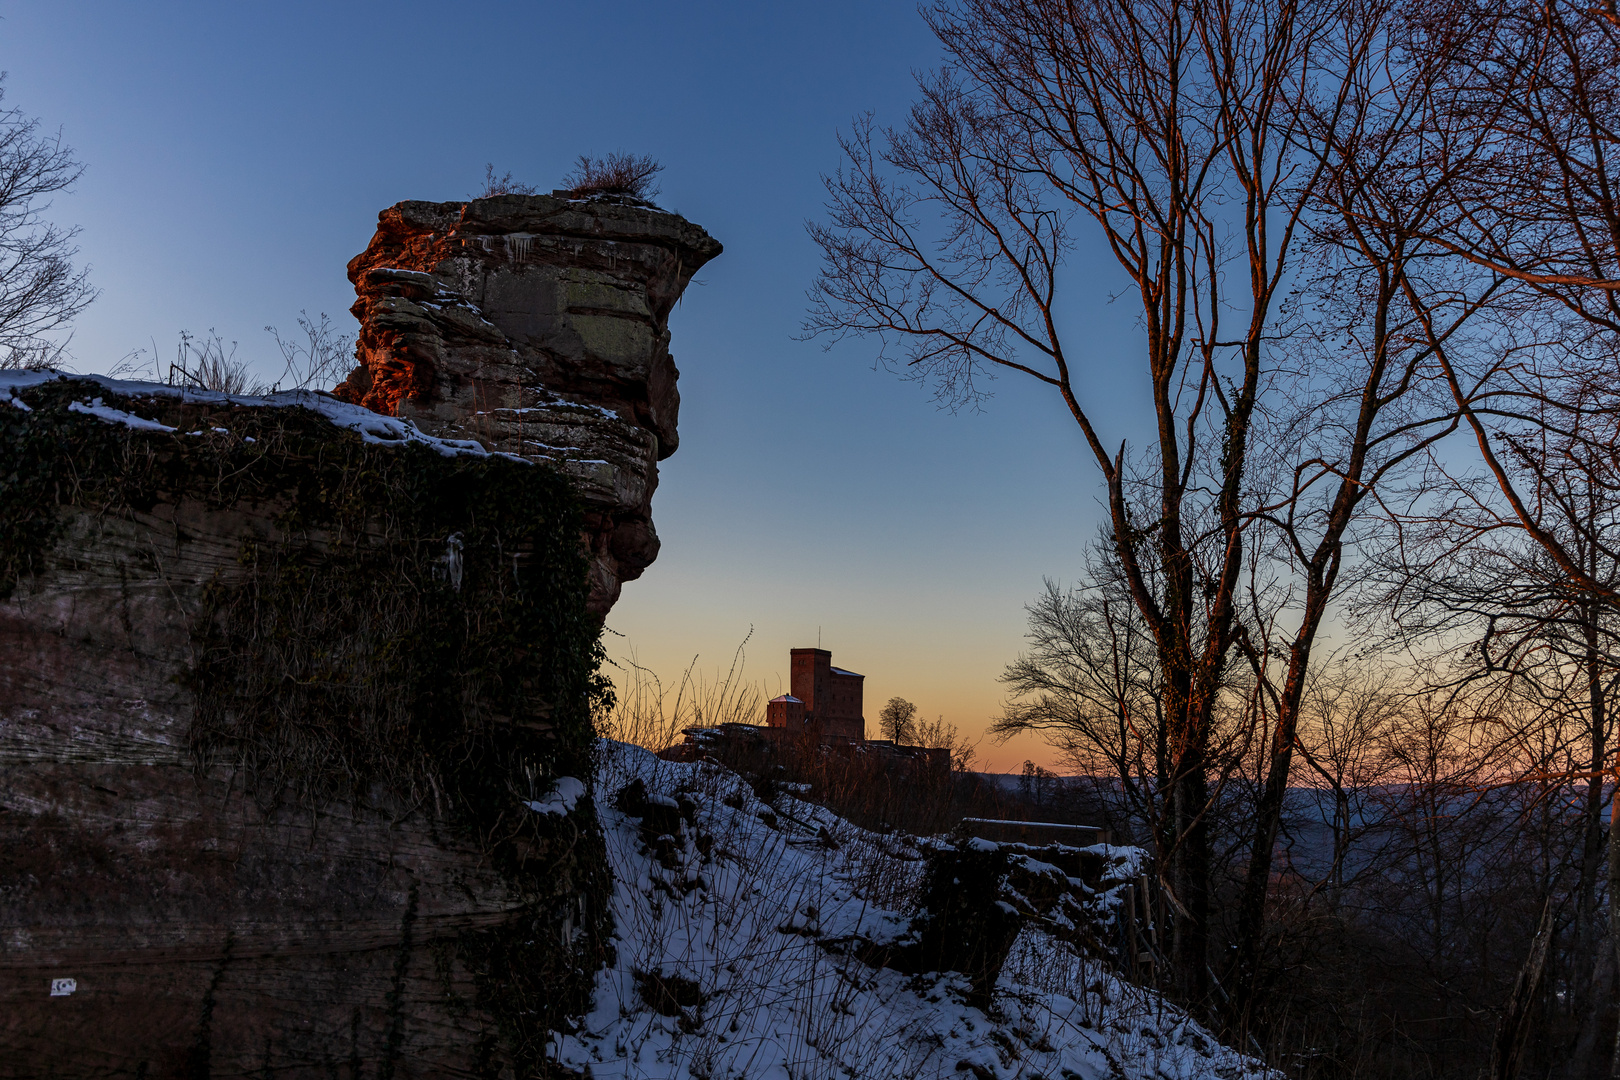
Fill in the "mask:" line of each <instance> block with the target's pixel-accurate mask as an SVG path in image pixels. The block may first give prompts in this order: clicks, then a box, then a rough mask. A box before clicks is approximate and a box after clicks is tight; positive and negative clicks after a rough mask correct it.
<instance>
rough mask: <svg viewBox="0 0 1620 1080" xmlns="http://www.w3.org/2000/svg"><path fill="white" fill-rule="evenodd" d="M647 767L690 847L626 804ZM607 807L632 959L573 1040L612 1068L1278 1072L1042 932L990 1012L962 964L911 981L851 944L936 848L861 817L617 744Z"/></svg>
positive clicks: (603, 979)
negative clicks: (766, 794) (619, 800)
mask: <svg viewBox="0 0 1620 1080" xmlns="http://www.w3.org/2000/svg"><path fill="white" fill-rule="evenodd" d="M636 779H640V780H641V781H642V782H643V783H644V784H645V786H646V789H647V793H648V797H649V798H648V801H649V802H651V803H653V804H654V805H655V806H661V807H663V812H664V813H665V814H666V815H672V814H674V813H675V812H676V811H677V808H679V812H680V814H681V816H682V817H683V818H684V819H686V820H685V821H684V822H683V824H681V826H680V827H679V829H678V832H679V834H680V835H679V836H678V837H677V838H675V840H674V841H673V842H671V841H668V840H664V841H660V840H658V839H657V838H656V837H654V836H652V835H651V834H652V832H653V830H651V829H649V830H643V829H642V822H641V821H640V820H639V819H638V818H636V817H633V816H631V815H630V814H627V813H625V812H624V811H622V810H620V809H619V808H618V807H617V806H615V804H614V803H615V796H616V794H617V793H618V792H619V791H621V790H622V789H623V788H624V787H625V786H626V785H627V784H629V783H631V782H632V781H633V780H636ZM596 802H597V810H598V813H599V814H600V816H601V820H602V826H603V829H604V831H605V833H606V837H607V846H608V858H609V861H610V865H611V867H612V870H613V874H614V878H615V891H614V896H613V920H614V924H615V940H614V946H615V951H616V953H617V958H616V961H615V962H614V963H613V964H611V965H610V966H609V967H607V968H606V969H605V970H603V971H602V972H601V973H600V975H599V976H598V980H597V986H596V994H595V1001H594V1007H593V1009H592V1011H591V1012H590V1013H589V1014H588V1015H587V1016H586V1017H585V1018H584V1020H583V1022H582V1024H581V1026H580V1029H579V1030H578V1031H577V1032H576V1033H574V1034H572V1035H567V1036H563V1037H561V1038H559V1040H558V1042H557V1044H556V1046H555V1052H556V1054H557V1057H558V1059H559V1061H560V1063H561V1064H564V1065H566V1066H568V1067H571V1068H573V1069H576V1070H579V1071H580V1072H582V1073H585V1074H587V1075H589V1076H591V1077H593V1078H597V1080H604V1078H608V1077H624V1078H632V1077H649V1078H653V1077H656V1078H660V1080H662V1078H680V1080H685V1078H687V1077H695V1078H700V1080H723V1078H724V1080H729V1078H733V1077H762V1078H773V1080H774V1078H781V1080H808V1078H812V1077H826V1078H829V1080H830V1078H833V1077H848V1078H862V1080H879V1078H887V1077H895V1078H905V1080H927V1078H931V1077H964V1078H972V1080H985V1078H988V1077H996V1078H998V1080H1011V1078H1013V1077H1027V1078H1035V1077H1044V1078H1049V1080H1067V1078H1072V1077H1081V1078H1086V1080H1090V1078H1092V1077H1098V1078H1102V1077H1110V1078H1113V1077H1118V1078H1130V1080H1134V1078H1137V1077H1141V1078H1144V1080H1145V1078H1149V1077H1153V1078H1166V1080H1182V1078H1189V1080H1190V1078H1193V1077H1222V1078H1226V1080H1235V1078H1238V1077H1257V1078H1258V1077H1264V1076H1266V1075H1267V1073H1266V1070H1264V1068H1263V1067H1261V1066H1260V1065H1259V1063H1257V1062H1255V1061H1253V1060H1252V1059H1250V1058H1246V1057H1243V1056H1242V1055H1239V1054H1237V1053H1234V1052H1233V1051H1231V1050H1228V1049H1226V1048H1225V1047H1223V1046H1221V1045H1219V1044H1218V1043H1217V1042H1216V1041H1215V1040H1214V1039H1213V1038H1212V1037H1211V1036H1210V1035H1209V1034H1208V1033H1207V1032H1206V1031H1204V1030H1203V1029H1202V1028H1200V1027H1199V1026H1198V1025H1197V1024H1195V1023H1193V1022H1192V1021H1191V1020H1189V1019H1188V1018H1187V1017H1186V1015H1185V1014H1184V1013H1182V1012H1181V1011H1179V1010H1178V1009H1176V1008H1174V1007H1172V1006H1170V1005H1167V1004H1166V1003H1164V1002H1163V1001H1162V1000H1161V999H1160V998H1158V996H1157V995H1155V994H1153V993H1152V992H1150V991H1147V990H1144V989H1142V988H1139V987H1136V986H1133V985H1131V984H1129V983H1127V982H1124V981H1122V980H1121V979H1119V978H1116V977H1115V976H1114V975H1113V974H1111V973H1110V971H1109V969H1108V968H1107V966H1106V965H1105V964H1103V963H1101V962H1098V961H1091V960H1085V959H1081V958H1080V957H1078V956H1076V955H1075V954H1074V952H1073V951H1072V950H1070V949H1069V947H1068V946H1066V945H1064V944H1063V943H1061V942H1059V941H1057V940H1055V939H1053V938H1052V937H1050V936H1048V935H1047V934H1045V933H1043V932H1040V931H1038V930H1033V929H1026V930H1024V931H1023V932H1022V934H1021V935H1020V937H1019V938H1018V941H1017V943H1016V944H1015V946H1014V948H1013V953H1012V955H1011V957H1010V958H1009V960H1008V962H1007V964H1006V966H1005V968H1004V969H1003V972H1002V976H1001V980H1000V982H999V984H998V985H997V988H996V993H995V997H994V1001H993V1003H992V1004H991V1006H990V1009H989V1011H988V1012H986V1011H984V1010H981V1009H979V1008H976V1007H974V1006H972V1005H969V1004H967V1000H966V999H967V996H968V989H969V988H968V985H967V982H966V980H965V979H964V978H962V977H961V976H959V975H955V974H950V973H947V974H929V975H922V976H908V975H904V974H901V973H899V972H896V971H892V970H888V969H885V968H872V967H869V966H867V965H866V964H864V963H862V962H861V961H860V960H859V959H856V958H855V957H854V956H852V955H849V951H848V950H844V951H840V950H839V948H838V946H837V941H838V939H848V938H849V937H851V936H852V935H862V936H864V937H868V938H876V939H885V938H890V937H892V936H893V935H894V933H895V932H896V931H897V930H899V929H900V928H901V927H903V926H904V924H905V923H906V922H907V918H906V915H904V914H902V910H901V909H902V908H903V907H904V905H905V904H906V903H907V901H908V900H909V898H910V897H912V896H913V895H914V894H915V892H916V889H917V885H918V883H919V881H920V880H921V877H922V874H923V870H924V858H923V854H922V851H921V850H920V849H919V845H918V843H917V841H916V840H915V839H913V838H910V837H904V836H880V835H877V834H875V833H870V832H866V831H864V830H861V829H858V828H856V827H854V826H852V825H850V824H849V823H848V822H845V821H843V820H842V819H840V818H838V817H837V816H836V815H834V814H832V813H831V812H829V811H828V810H826V809H825V808H822V807H818V806H815V805H813V804H810V803H807V802H803V801H801V800H799V799H796V798H793V797H792V796H790V795H783V796H780V797H778V798H777V799H776V800H775V802H774V804H766V803H764V802H762V801H761V800H759V799H758V798H756V797H755V795H754V792H753V791H752V790H751V789H750V788H749V786H748V785H747V784H746V783H744V782H743V781H742V780H741V779H740V778H738V777H737V776H736V775H735V774H734V773H731V772H729V771H727V770H725V769H722V768H719V767H717V766H714V765H710V764H706V763H699V764H680V763H673V762H666V761H661V760H659V759H658V758H655V757H653V756H652V755H651V754H649V753H647V752H646V751H643V750H640V749H637V748H634V747H630V746H626V745H623V744H619V743H607V744H604V748H603V753H602V765H601V771H600V773H599V775H598V777H597V783H596Z"/></svg>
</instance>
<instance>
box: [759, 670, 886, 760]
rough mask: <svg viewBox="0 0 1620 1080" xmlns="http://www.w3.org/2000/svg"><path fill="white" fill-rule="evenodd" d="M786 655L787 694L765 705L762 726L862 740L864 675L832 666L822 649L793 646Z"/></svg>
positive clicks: (864, 723) (863, 734)
mask: <svg viewBox="0 0 1620 1080" xmlns="http://www.w3.org/2000/svg"><path fill="white" fill-rule="evenodd" d="M789 655H790V657H791V660H792V665H791V669H790V672H791V673H790V675H789V685H790V687H791V693H787V694H783V695H782V696H781V697H777V698H772V699H771V700H770V702H769V703H767V704H766V706H765V725H766V726H767V727H773V728H786V729H787V730H789V731H814V732H817V733H818V734H820V735H821V737H822V738H823V739H824V740H826V739H848V740H849V741H851V742H864V741H865V740H866V717H865V716H863V715H862V714H861V694H862V687H863V685H864V684H865V682H866V676H865V675H857V674H856V673H855V672H853V671H845V670H844V669H843V668H836V667H833V666H832V653H830V652H828V651H827V650H826V649H793V650H792V651H791V652H790V654H789Z"/></svg>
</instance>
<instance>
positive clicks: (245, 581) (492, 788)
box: [0, 198, 718, 1077]
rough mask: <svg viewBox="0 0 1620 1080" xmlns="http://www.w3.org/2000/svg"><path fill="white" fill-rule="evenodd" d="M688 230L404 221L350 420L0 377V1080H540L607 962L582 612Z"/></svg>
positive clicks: (213, 398) (396, 228) (596, 577)
mask: <svg viewBox="0 0 1620 1080" xmlns="http://www.w3.org/2000/svg"><path fill="white" fill-rule="evenodd" d="M468 222H480V223H488V222H493V223H494V224H488V225H487V226H486V225H484V224H481V225H479V226H478V227H479V228H480V229H483V230H484V231H482V232H478V231H474V230H472V229H471V227H470V226H469V225H468ZM548 223H549V224H548ZM517 226H522V228H520V229H518V228H516V227H517ZM548 228H549V229H551V230H552V231H550V232H544V231H543V230H545V229H548ZM514 229H516V232H517V233H521V232H523V231H524V230H527V231H528V232H529V233H530V234H531V235H530V237H529V245H530V246H529V250H530V252H531V253H533V252H541V251H544V252H545V253H546V255H545V257H544V258H543V259H542V258H538V257H536V256H534V255H531V256H530V257H528V258H527V259H518V258H517V257H516V256H515V254H513V253H515V252H517V251H519V250H520V249H521V244H520V241H521V239H522V237H521V236H517V237H516V238H514V236H515V235H516V234H515V233H514V231H513V230H514ZM503 230H504V231H503ZM569 230H572V231H569ZM593 230H595V232H596V233H599V234H601V235H593V233H592V231H593ZM542 235H544V237H545V238H546V239H544V240H542V239H541V236H542ZM479 237H484V238H486V239H479ZM486 240H487V248H488V250H487V251H486ZM716 251H718V245H716V244H714V242H713V241H710V240H708V238H707V237H706V236H704V235H703V233H702V232H701V230H698V229H696V228H695V227H693V226H690V225H687V224H686V223H685V222H682V221H681V220H680V219H679V218H676V217H674V216H673V215H668V214H662V213H660V212H657V211H654V210H651V209H649V208H646V207H642V206H629V205H623V204H612V203H605V204H600V205H599V204H595V203H576V202H568V201H566V200H561V199H538V198H533V199H518V200H516V201H513V200H510V199H494V200H483V201H480V202H475V203H471V204H423V203H406V204H401V206H398V207H395V208H393V209H391V210H389V211H386V212H384V214H383V215H382V226H381V228H380V230H379V233H378V239H377V240H376V241H374V242H373V244H372V247H371V248H370V249H368V252H367V254H366V255H365V256H362V257H361V258H360V259H358V260H356V263H355V266H354V268H353V273H354V276H355V279H356V285H357V289H358V291H359V293H360V297H361V299H360V302H359V304H358V305H357V311H358V313H359V314H360V315H361V317H362V339H361V349H360V359H361V367H360V368H359V369H358V370H357V371H356V373H355V375H354V376H352V377H351V378H350V380H349V381H348V383H347V384H345V388H344V390H343V393H344V395H345V396H348V397H350V398H353V399H355V402H358V403H345V402H342V401H339V400H336V399H335V398H334V397H332V396H331V395H323V394H314V393H295V394H280V395H275V396H272V397H269V398H246V397H232V396H227V395H222V394H209V393H202V392H193V391H185V390H180V389H177V388H174V387H167V386H158V385H151V384H133V383H120V382H115V381H112V380H108V379H103V378H99V377H89V378H85V377H70V376H58V375H56V374H55V373H39V374H18V373H0V1077H36V1076H49V1075H59V1076H74V1077H95V1076H108V1077H111V1076H130V1077H159V1076H186V1077H206V1076H240V1075H254V1076H259V1075H275V1076H278V1077H306V1076H308V1077H317V1076H319V1077H327V1076H331V1075H345V1076H352V1077H359V1076H367V1077H373V1076H375V1077H406V1076H423V1077H426V1076H446V1075H457V1076H463V1075H464V1076H492V1077H493V1076H501V1077H522V1076H530V1075H539V1074H542V1073H544V1072H545V1070H546V1069H547V1066H546V1064H545V1059H546V1047H547V1045H548V1041H549V1040H550V1039H551V1038H552V1032H553V1031H554V1030H556V1029H559V1028H563V1027H566V1026H567V1025H568V1024H569V1023H570V1020H569V1017H570V1016H571V1015H573V1014H575V1013H577V1012H578V1010H579V1009H580V1007H581V1005H582V1003H583V1002H584V1001H585V1000H586V997H587V995H588V991H589V987H590V983H591V979H592V973H593V971H594V970H595V969H596V968H597V967H599V966H600V964H601V962H602V960H603V958H604V950H605V948H606V939H605V933H606V929H607V927H606V924H605V921H604V920H605V919H606V903H605V896H606V890H607V888H608V885H607V872H606V867H605V863H604V861H603V859H604V857H603V848H602V840H601V836H600V831H599V829H598V827H597V824H596V818H595V812H594V809H593V805H594V804H593V801H592V794H591V792H590V790H589V782H590V778H591V777H592V775H593V763H592V757H593V753H594V750H593V748H594V745H595V744H594V732H593V729H592V710H593V708H595V707H596V706H597V705H599V704H600V701H601V700H602V698H601V695H602V694H603V693H604V691H605V684H604V682H603V680H602V679H601V678H600V675H599V673H598V671H597V665H598V662H599V658H600V644H599V637H598V635H599V628H600V617H601V615H602V613H603V612H605V610H606V608H607V606H608V605H609V604H610V603H611V602H612V598H613V597H614V596H616V595H617V591H618V587H619V584H620V582H622V580H624V579H625V578H626V577H627V576H633V575H634V574H635V573H639V572H640V570H641V569H642V568H643V567H644V566H645V565H646V563H647V562H648V561H650V559H651V557H652V555H653V554H654V553H655V552H656V539H655V534H654V533H653V532H652V527H651V521H650V518H649V517H648V500H649V499H650V497H651V492H652V487H653V485H654V484H655V482H656V475H657V474H656V463H657V460H658V459H659V457H660V456H661V455H663V454H665V453H666V452H667V451H668V450H669V449H671V448H672V447H673V442H674V438H673V437H674V409H675V402H676V399H675V395H674V367H673V363H672V362H671V361H670V359H669V353H668V349H667V342H668V335H667V329H666V328H665V327H666V322H665V320H666V319H667V316H668V312H669V305H670V304H671V303H673V302H674V299H675V297H676V296H677V295H678V293H679V289H680V287H681V286H682V285H684V284H685V282H686V281H687V280H688V279H689V277H690V269H691V268H695V263H696V262H698V261H700V257H708V256H710V255H712V254H714V253H715V252H716ZM705 253H706V254H705ZM503 259H504V260H505V261H504V262H503V261H502V260H503ZM604 266H605V268H604ZM612 283H617V284H612ZM592 289H597V290H609V289H617V290H618V292H617V293H612V294H609V293H607V292H602V295H601V296H600V297H599V298H598V300H599V302H597V303H595V304H594V305H593V304H591V303H587V299H588V298H589V296H592V295H596V294H594V293H591V292H590V290H592ZM638 302H639V303H641V304H642V308H644V310H645V314H644V315H643V314H641V311H642V308H637V307H636V303H638ZM615 305H618V307H616V306H615ZM626 306H628V308H631V309H634V312H635V314H634V317H631V316H628V315H624V316H621V315H617V314H602V312H614V311H618V310H619V308H620V307H626ZM525 313H526V314H525ZM503 320H504V321H503ZM525 320H527V321H525ZM592 320H595V321H592ZM621 323H622V324H623V326H621V325H620V324H621ZM581 327H583V329H581ZM570 335H572V336H570ZM570 342H575V343H576V346H577V347H576V346H571V345H570V344H569V343H570ZM568 348H574V351H573V352H568V351H567V349H568ZM360 403H363V404H360ZM381 412H386V413H388V414H390V415H380V413H381ZM582 537H583V538H584V539H585V541H586V543H585V544H582V543H581V538H582Z"/></svg>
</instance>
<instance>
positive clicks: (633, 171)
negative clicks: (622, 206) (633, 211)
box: [563, 151, 664, 199]
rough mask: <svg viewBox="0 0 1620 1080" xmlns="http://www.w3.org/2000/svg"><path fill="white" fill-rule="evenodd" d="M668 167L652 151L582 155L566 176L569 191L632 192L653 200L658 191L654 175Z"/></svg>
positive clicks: (572, 193)
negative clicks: (656, 159) (599, 155)
mask: <svg viewBox="0 0 1620 1080" xmlns="http://www.w3.org/2000/svg"><path fill="white" fill-rule="evenodd" d="M663 171H664V167H663V166H662V165H660V164H659V163H658V162H656V161H654V160H653V159H652V156H651V155H649V154H640V155H636V154H626V153H624V152H623V151H615V152H614V153H611V154H609V155H608V156H607V157H603V158H593V157H591V156H590V155H588V154H581V155H580V158H579V161H578V162H577V163H576V164H575V165H574V171H573V172H571V173H569V174H568V175H567V176H566V177H564V178H563V183H564V184H566V185H567V186H568V194H570V195H573V196H576V197H578V196H583V195H629V196H631V197H632V198H636V199H651V198H652V197H653V196H654V195H657V194H658V185H657V184H655V183H654V182H653V178H654V177H655V176H657V175H658V174H659V173H661V172H663Z"/></svg>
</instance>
